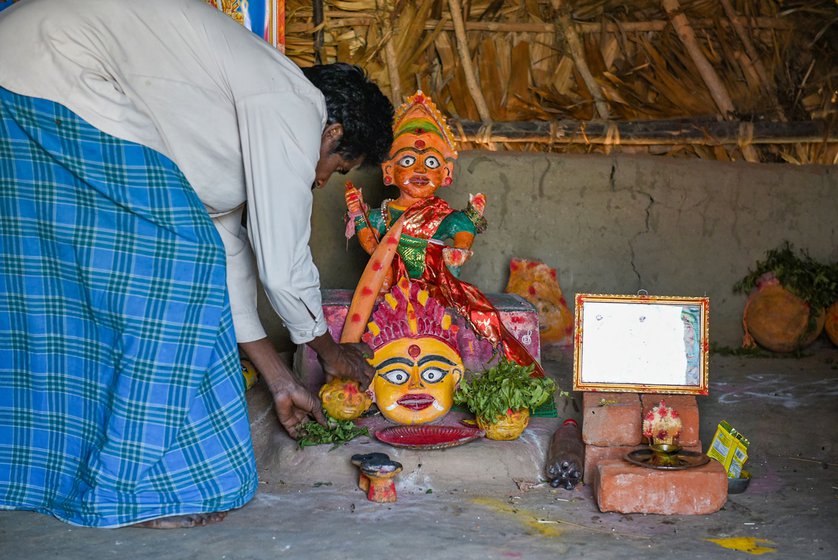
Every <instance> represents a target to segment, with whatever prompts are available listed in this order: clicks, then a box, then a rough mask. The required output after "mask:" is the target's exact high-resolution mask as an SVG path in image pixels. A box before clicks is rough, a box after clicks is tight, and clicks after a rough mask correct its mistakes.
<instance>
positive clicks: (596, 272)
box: [260, 151, 838, 347]
mask: <svg viewBox="0 0 838 560" xmlns="http://www.w3.org/2000/svg"><path fill="white" fill-rule="evenodd" d="M346 179H351V180H352V181H353V182H354V183H355V184H356V185H357V186H363V187H364V196H365V199H366V200H367V202H368V203H370V205H371V206H373V207H375V206H378V205H379V203H380V201H381V200H382V199H383V198H385V197H386V196H389V197H395V196H396V194H395V193H396V191H395V188H394V187H387V188H386V189H385V188H384V187H383V186H382V185H381V176H380V173H378V172H377V171H376V170H369V171H355V172H353V173H352V174H351V175H350V176H349V177H334V178H333V179H332V181H331V182H330V183H329V184H328V185H327V186H326V187H325V188H324V189H322V190H320V191H317V192H316V193H315V204H314V211H313V218H312V238H311V249H312V254H313V256H314V259H315V262H316V263H317V265H318V267H319V269H320V274H321V285H322V286H323V287H324V288H352V287H354V285H355V283H356V282H357V280H358V278H359V276H360V274H361V271H362V270H363V265H364V263H365V262H366V254H365V253H363V252H362V251H361V250H360V249H359V248H358V243H357V241H356V240H355V239H351V240H350V241H349V242H348V243H347V242H346V240H345V238H344V233H343V232H344V222H343V219H342V216H343V212H344V211H345V206H344V204H343V182H344V181H345V180H346ZM477 192H483V193H485V194H486V195H487V198H488V206H487V209H486V218H487V219H488V221H489V229H488V230H487V231H486V232H485V233H484V234H482V235H480V236H478V237H477V239H476V240H475V243H474V247H473V248H474V250H475V255H474V257H473V258H472V259H471V261H469V262H468V263H467V264H466V265H465V267H464V268H463V271H462V275H461V277H462V279H463V280H466V281H468V282H471V283H472V284H475V285H476V286H478V287H479V288H480V289H481V290H483V291H484V292H501V291H503V289H504V287H505V286H506V281H507V279H508V267H509V260H510V259H511V258H512V257H522V258H528V259H538V260H542V261H544V262H546V263H547V264H549V265H550V266H552V267H555V268H557V269H558V280H559V283H560V285H561V287H562V290H563V291H564V293H565V297H566V298H567V300H568V302H573V297H574V295H575V294H576V293H604V294H634V293H637V291H638V290H640V289H643V290H646V291H648V292H649V294H651V295H677V296H702V295H705V294H706V295H708V296H709V297H710V337H711V340H712V341H714V342H716V343H718V344H720V345H723V346H732V347H735V346H738V345H739V344H740V342H741V337H742V309H743V306H744V303H745V300H746V298H745V296H742V295H738V294H734V293H733V291H732V286H733V284H734V283H735V282H736V281H737V280H738V279H740V278H741V277H743V276H744V275H745V274H747V273H748V269H749V267H753V265H754V263H755V262H756V261H757V260H758V259H761V258H762V257H763V254H764V253H765V251H766V250H768V249H772V248H775V247H777V246H778V245H780V243H782V242H783V241H784V240H788V241H790V242H791V243H792V244H793V245H794V246H795V247H796V248H798V249H799V248H804V249H806V250H808V251H809V253H810V254H811V255H812V257H814V258H816V259H818V260H821V261H836V260H838V231H836V230H837V229H838V227H837V226H836V224H837V223H838V169H837V168H836V167H834V166H833V167H830V166H791V165H784V164H748V163H722V162H710V161H699V160H681V159H674V158H662V157H650V156H636V155H626V154H614V155H611V156H601V155H555V154H522V153H509V152H499V153H491V152H482V151H481V152H464V153H461V154H460V159H459V161H458V163H457V166H456V170H455V179H454V184H453V185H452V187H449V188H443V189H441V192H440V194H441V196H443V197H444V198H446V199H447V200H448V202H449V203H451V205H452V206H454V207H456V208H463V207H465V205H466V202H467V200H468V193H477ZM571 305H572V303H571ZM260 314H261V315H262V318H263V321H264V322H265V324H266V327H267V328H268V332H269V335H270V336H271V337H272V338H273V339H274V340H275V341H276V342H277V345H278V346H279V347H288V346H289V343H288V342H287V335H286V334H285V333H284V331H283V329H282V326H281V323H280V322H279V320H278V319H277V317H276V316H275V315H274V314H273V312H272V310H270V307H269V305H268V304H267V301H266V300H265V299H264V298H261V300H260Z"/></svg>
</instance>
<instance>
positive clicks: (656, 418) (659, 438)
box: [643, 401, 681, 445]
mask: <svg viewBox="0 0 838 560" xmlns="http://www.w3.org/2000/svg"><path fill="white" fill-rule="evenodd" d="M680 435H681V418H680V417H679V415H678V411H677V410H675V409H674V408H671V407H668V406H666V403H665V402H664V401H661V402H660V403H659V404H658V405H656V406H654V407H653V408H652V410H650V411H649V412H647V413H646V416H644V418H643V437H646V438H648V439H649V441H650V442H651V443H666V444H670V445H671V444H674V443H675V442H676V441H677V439H678V436H680Z"/></svg>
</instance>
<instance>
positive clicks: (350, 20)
mask: <svg viewBox="0 0 838 560" xmlns="http://www.w3.org/2000/svg"><path fill="white" fill-rule="evenodd" d="M375 18H376V14H374V13H372V12H346V11H341V10H331V9H330V10H329V27H330V28H331V27H348V26H354V25H369V24H370V23H371V22H372V21H373V20H375ZM734 22H735V23H737V24H739V25H740V26H743V27H744V26H747V27H750V28H755V29H777V30H789V29H793V28H794V26H793V25H792V24H791V23H790V22H788V21H786V20H784V19H782V18H768V17H736V18H734V19H733V20H732V21H728V20H727V19H722V20H716V19H711V18H698V19H694V20H691V21H690V24H691V25H692V27H693V29H704V28H713V27H715V26H716V25H719V24H721V25H722V26H723V27H731V26H732V24H733V23H734ZM574 24H575V25H576V31H577V32H578V33H602V32H603V31H604V32H606V33H622V32H625V33H640V32H644V31H653V32H654V31H663V30H664V29H666V28H667V26H669V25H671V24H670V22H669V21H663V20H650V21H621V22H619V23H616V22H610V21H609V22H602V23H601V22H590V21H577V22H574ZM464 25H465V28H466V31H497V32H500V33H555V32H556V25H554V24H552V23H538V22H523V21H521V22H518V21H466V22H464ZM437 26H441V29H442V30H443V31H453V30H454V24H453V23H452V22H451V19H450V18H448V17H447V16H446V17H443V18H442V19H427V20H425V29H427V30H432V29H436V28H437ZM310 28H311V25H310V24H302V23H291V24H289V26H288V30H289V32H294V33H303V32H305V31H306V30H308V29H310Z"/></svg>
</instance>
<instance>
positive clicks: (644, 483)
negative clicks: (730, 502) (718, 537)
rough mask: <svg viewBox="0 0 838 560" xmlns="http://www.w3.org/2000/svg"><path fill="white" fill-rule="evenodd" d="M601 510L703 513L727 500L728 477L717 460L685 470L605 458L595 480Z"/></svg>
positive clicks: (713, 510)
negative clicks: (648, 466)
mask: <svg viewBox="0 0 838 560" xmlns="http://www.w3.org/2000/svg"><path fill="white" fill-rule="evenodd" d="M594 486H595V491H594V493H595V495H596V500H597V505H598V506H599V509H600V511H602V512H609V511H616V512H620V513H657V514H662V515H703V514H708V513H713V512H716V511H718V510H720V509H721V508H722V506H723V505H725V502H726V501H727V476H726V474H725V471H724V467H722V466H721V465H720V464H719V463H718V462H717V461H713V460H711V461H710V462H709V463H707V464H706V465H702V466H701V467H694V468H690V469H684V470H656V469H649V468H646V467H640V466H636V465H632V464H631V463H627V462H625V461H621V460H612V461H603V462H602V463H600V464H599V466H598V467H597V470H596V476H595V481H594Z"/></svg>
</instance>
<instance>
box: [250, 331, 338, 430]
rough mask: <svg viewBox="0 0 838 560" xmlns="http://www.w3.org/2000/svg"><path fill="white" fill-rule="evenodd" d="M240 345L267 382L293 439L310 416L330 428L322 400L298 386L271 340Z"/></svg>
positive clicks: (284, 424)
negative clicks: (327, 424)
mask: <svg viewBox="0 0 838 560" xmlns="http://www.w3.org/2000/svg"><path fill="white" fill-rule="evenodd" d="M239 346H240V347H241V349H242V351H243V352H244V353H245V354H246V355H247V357H248V359H250V361H251V362H253V365H254V366H256V369H257V370H258V371H259V374H260V375H261V376H262V379H264V380H265V383H267V385H268V389H270V391H271V395H273V399H274V408H275V409H276V415H277V417H278V418H279V423H280V424H282V427H283V428H285V430H286V431H287V432H288V434H289V435H290V436H291V437H293V438H296V437H297V434H298V433H299V429H300V426H301V425H302V424H304V423H305V422H306V421H308V419H309V417H314V419H315V420H317V422H319V423H320V424H322V425H324V426H325V425H326V417H325V416H324V414H323V410H322V407H321V404H320V400H319V399H318V398H317V397H315V396H314V395H312V394H311V393H309V392H308V391H307V390H306V389H305V387H303V386H302V385H300V384H299V383H297V381H296V379H294V373H293V372H292V371H291V368H290V367H288V364H286V363H285V362H284V361H283V360H282V357H280V355H279V354H278V353H277V351H276V349H275V348H274V346H273V344H271V342H270V341H269V340H268V339H267V338H263V339H260V340H255V341H253V342H243V343H241V344H240V345H239Z"/></svg>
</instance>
